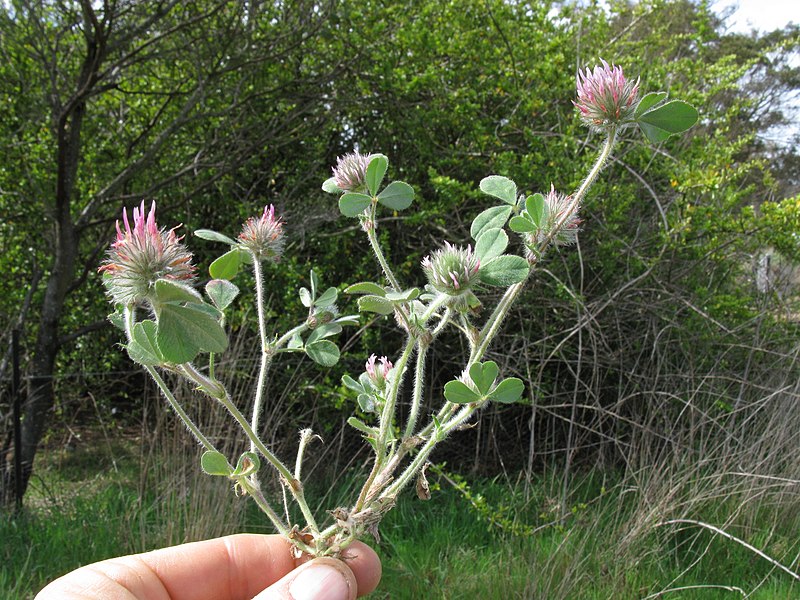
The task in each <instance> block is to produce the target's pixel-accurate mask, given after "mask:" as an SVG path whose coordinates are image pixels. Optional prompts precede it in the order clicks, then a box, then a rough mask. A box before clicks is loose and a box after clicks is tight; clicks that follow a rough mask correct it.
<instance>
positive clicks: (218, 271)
mask: <svg viewBox="0 0 800 600" xmlns="http://www.w3.org/2000/svg"><path fill="white" fill-rule="evenodd" d="M243 262H244V261H243V260H242V251H241V250H239V249H238V248H234V249H233V250H229V251H228V252H226V253H225V254H223V255H222V256H220V257H219V258H218V259H217V260H215V261H214V262H212V263H211V266H209V267H208V272H209V274H210V275H211V277H212V278H214V279H233V278H234V277H236V274H237V273H238V272H239V267H240V266H242V263H243Z"/></svg>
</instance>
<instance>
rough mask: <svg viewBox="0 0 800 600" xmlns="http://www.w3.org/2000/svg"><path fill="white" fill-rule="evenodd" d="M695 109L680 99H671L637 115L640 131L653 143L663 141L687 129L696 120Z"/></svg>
mask: <svg viewBox="0 0 800 600" xmlns="http://www.w3.org/2000/svg"><path fill="white" fill-rule="evenodd" d="M698 116H699V115H698V114H697V109H695V107H694V106H692V105H691V104H688V103H686V102H683V101H682V100H671V101H670V102H667V103H666V104H663V105H661V106H658V107H656V108H652V109H650V110H648V111H646V112H644V113H642V114H641V115H639V118H638V122H639V127H640V128H641V130H642V132H643V133H644V134H645V135H646V136H647V139H649V140H650V141H651V142H653V143H658V142H663V141H664V140H666V139H667V138H668V137H669V136H671V135H675V134H676V133H681V132H683V131H686V130H687V129H689V128H690V127H691V126H692V125H694V124H695V123H696V122H697V119H698Z"/></svg>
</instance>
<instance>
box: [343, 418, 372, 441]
mask: <svg viewBox="0 0 800 600" xmlns="http://www.w3.org/2000/svg"><path fill="white" fill-rule="evenodd" d="M347 424H348V425H350V427H354V428H355V429H358V430H359V431H360V432H361V433H366V434H367V435H368V436H370V437H377V436H378V430H377V429H375V428H374V427H370V426H369V425H367V424H366V423H364V422H363V421H361V420H360V419H356V418H355V417H350V418H349V419H347Z"/></svg>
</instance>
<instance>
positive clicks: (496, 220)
mask: <svg viewBox="0 0 800 600" xmlns="http://www.w3.org/2000/svg"><path fill="white" fill-rule="evenodd" d="M512 210H513V208H511V207H510V206H492V207H491V208H487V209H486V210H484V211H483V212H481V213H480V214H479V215H478V216H477V217H475V218H474V219H473V220H472V225H471V226H470V228H469V234H470V236H472V239H473V240H477V239H478V238H479V237H480V235H481V233H483V232H484V231H485V230H486V229H497V228H500V229H502V228H503V226H504V225H505V224H506V221H507V220H508V216H509V215H510V214H511V211H512Z"/></svg>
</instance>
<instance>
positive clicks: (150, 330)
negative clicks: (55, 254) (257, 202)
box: [100, 61, 697, 556]
mask: <svg viewBox="0 0 800 600" xmlns="http://www.w3.org/2000/svg"><path fill="white" fill-rule="evenodd" d="M639 85H640V84H639V80H636V81H633V80H631V79H627V78H626V77H625V75H624V74H623V72H622V69H621V68H620V67H618V66H610V65H608V64H607V63H606V62H605V61H603V62H602V64H601V65H599V66H597V67H596V68H595V69H594V70H589V69H586V71H585V72H581V73H580V74H579V77H578V82H577V98H576V100H575V101H574V105H575V106H576V108H577V110H578V115H579V118H580V119H581V120H582V121H583V122H584V123H585V124H586V125H588V126H589V127H590V128H591V129H592V130H593V131H594V132H596V133H598V134H601V135H603V136H604V137H605V143H604V144H603V147H602V149H601V151H600V153H599V156H598V157H597V160H596V161H595V163H594V166H593V167H592V169H591V170H590V172H589V174H588V175H587V176H586V178H585V180H584V181H583V183H582V184H581V185H580V187H579V188H578V189H577V190H576V191H575V192H574V193H572V194H571V195H567V194H563V193H561V192H558V191H556V188H555V187H551V189H550V190H549V191H548V192H545V193H539V192H535V193H532V194H525V193H521V191H520V189H519V188H518V186H517V184H516V183H514V182H513V181H511V180H510V179H508V178H506V177H502V176H499V175H491V176H489V177H486V178H485V179H483V180H482V181H481V182H480V189H481V191H483V192H484V193H485V194H486V196H487V204H488V206H487V208H486V209H485V210H483V211H482V212H480V213H479V214H478V215H477V216H476V217H475V218H474V220H473V221H472V225H471V227H470V236H471V238H472V241H471V242H470V243H469V244H467V245H466V246H464V245H457V244H454V243H450V241H443V243H442V245H441V246H440V247H438V248H433V249H431V251H430V253H429V254H428V255H427V256H426V257H425V258H424V259H423V260H422V264H421V265H420V267H421V274H420V275H421V276H420V277H419V279H418V280H417V281H416V282H414V283H413V284H411V285H409V284H406V283H405V282H401V281H400V280H399V278H398V277H397V275H396V273H395V272H394V270H393V269H392V267H391V266H390V264H389V263H388V261H387V260H386V257H385V255H384V253H383V250H382V248H381V245H380V243H379V242H378V238H377V236H376V229H377V226H378V220H377V215H378V213H379V211H382V210H389V211H402V210H405V209H408V208H409V207H410V206H411V205H412V203H413V201H414V189H413V187H412V186H411V185H409V184H408V183H406V182H403V181H389V182H388V183H385V181H386V175H387V172H388V168H389V159H388V158H387V157H386V156H384V155H383V154H377V153H376V154H361V153H359V152H353V153H351V154H347V155H345V156H343V157H341V158H339V159H338V162H337V164H336V166H335V167H333V176H332V177H331V178H330V179H328V180H327V181H325V182H324V183H323V184H322V189H323V190H324V191H325V192H328V193H330V194H332V195H335V196H336V197H337V201H338V206H339V210H340V211H341V213H342V215H343V216H344V217H347V218H352V219H357V220H358V222H359V223H360V225H361V228H362V229H363V231H364V233H365V234H366V237H367V240H368V242H369V244H370V246H371V248H372V251H373V253H374V255H375V259H376V262H377V265H378V267H379V270H377V271H376V275H375V280H374V281H364V282H359V283H356V284H354V285H350V286H348V287H347V288H346V289H344V293H345V294H347V295H348V296H349V297H352V298H355V305H356V306H357V308H358V312H360V313H376V314H378V315H387V316H388V315H393V316H394V318H395V320H396V322H397V325H398V327H400V328H401V329H402V330H403V331H404V333H405V343H404V345H403V347H402V349H401V350H400V351H399V353H398V354H397V355H396V356H395V357H394V358H392V359H391V360H390V359H389V358H388V357H387V356H380V357H378V356H377V355H375V354H373V355H371V356H370V357H369V358H368V359H367V361H366V365H365V369H364V371H363V372H361V373H354V374H352V375H345V376H344V377H343V384H344V385H345V386H346V388H347V389H349V390H351V391H352V393H353V399H354V402H355V403H357V405H358V407H359V408H360V411H361V413H363V414H365V415H368V416H369V418H367V419H365V420H360V419H358V418H356V417H351V418H350V419H349V421H348V423H349V425H350V426H352V427H354V428H355V429H357V430H358V431H359V432H360V433H361V435H362V436H363V437H364V439H365V440H366V442H367V443H368V444H369V445H370V446H371V448H372V456H371V469H370V471H369V474H368V475H367V476H366V480H365V481H364V483H363V485H362V487H361V489H360V492H359V493H358V495H357V497H355V498H354V499H353V500H352V503H351V504H350V505H349V506H346V507H335V508H333V509H332V510H331V511H330V512H329V514H331V515H332V519H330V520H329V521H330V522H319V521H318V520H317V518H316V517H315V512H314V511H312V510H311V508H310V507H309V505H308V503H307V501H306V498H305V495H304V489H305V485H306V481H305V479H304V475H303V458H304V455H305V453H306V452H307V448H308V445H309V442H310V441H311V440H312V439H313V437H314V434H313V432H312V431H311V430H309V429H305V430H303V431H301V432H300V443H299V447H298V450H297V455H296V457H295V459H294V464H293V465H291V464H289V463H287V462H285V461H284V460H282V459H281V458H279V457H278V456H276V455H275V453H274V452H273V451H272V450H271V449H270V448H269V447H268V445H267V444H266V443H265V442H264V441H263V440H262V438H261V436H260V431H261V424H260V416H261V412H262V409H263V407H264V404H265V403H267V402H269V396H268V394H267V390H266V381H267V373H268V371H269V368H270V366H271V364H272V362H273V361H274V360H275V359H276V358H277V357H278V355H280V354H282V353H285V352H304V353H305V354H307V355H308V357H309V358H310V359H311V360H312V361H314V362H315V363H317V364H318V365H320V366H321V367H330V366H332V365H334V364H335V363H336V362H337V361H338V360H339V354H340V350H339V347H338V346H337V345H336V342H335V341H334V340H335V338H336V336H337V335H338V334H339V333H340V332H341V331H342V328H343V327H344V326H347V325H357V324H359V323H360V318H359V316H358V315H354V316H350V315H347V316H340V313H339V310H338V308H337V306H338V304H339V303H341V298H340V292H339V289H338V288H337V287H325V286H323V285H322V282H321V281H320V279H319V277H318V276H317V274H316V272H314V271H312V272H311V277H310V287H309V288H301V289H300V290H299V300H300V302H301V303H302V305H303V307H304V308H305V309H307V310H306V311H304V314H303V315H302V318H301V320H300V323H299V324H298V325H297V326H296V327H293V328H292V329H290V330H288V331H286V332H280V333H276V332H273V331H270V330H269V323H268V321H267V317H266V314H265V310H264V288H265V286H266V285H267V284H266V282H265V278H264V277H265V276H264V269H263V266H264V264H265V263H270V262H276V261H278V260H279V259H280V257H281V255H282V253H283V252H284V235H285V227H286V225H285V223H284V222H283V220H282V219H281V217H280V216H278V215H276V213H275V209H274V207H272V206H267V207H266V208H265V209H264V211H263V213H262V214H261V215H260V216H257V217H253V218H251V219H249V220H248V221H247V222H246V223H245V224H244V225H243V227H242V230H241V232H240V233H239V234H238V236H237V237H235V238H231V237H228V236H226V235H223V234H221V233H217V232H214V231H209V230H198V231H195V235H196V236H198V237H200V238H204V239H208V240H214V241H217V242H221V243H222V244H225V245H226V246H228V250H227V251H226V252H225V253H224V254H222V255H221V256H220V257H219V258H218V259H217V260H215V261H214V262H213V263H212V264H211V265H210V268H209V272H210V275H211V277H212V279H211V281H209V282H208V283H207V284H206V286H205V289H204V290H203V291H204V293H201V292H200V291H198V290H197V289H195V285H194V284H195V281H196V277H197V270H196V267H195V266H194V265H193V264H192V256H191V254H190V252H189V250H188V249H187V248H186V246H185V245H184V244H183V241H182V238H180V237H179V236H178V235H177V234H176V233H175V230H174V229H163V228H159V227H158V225H157V224H156V217H155V210H156V208H155V203H153V205H152V206H151V208H150V209H149V211H148V210H147V209H146V207H145V204H144V202H142V204H141V205H140V206H139V207H138V208H134V209H133V223H132V224H131V222H130V221H129V220H128V215H127V212H123V215H122V220H123V225H122V226H120V225H119V223H118V224H117V237H116V240H115V241H114V243H113V244H112V245H111V248H110V249H109V251H108V256H107V259H106V261H105V262H104V264H103V265H102V266H101V267H100V271H101V272H102V273H103V278H104V283H105V285H106V288H107V290H108V295H109V296H110V298H111V300H112V302H113V303H114V304H115V305H116V308H117V310H116V312H115V313H114V314H113V315H112V316H111V318H112V320H113V321H114V322H115V323H116V324H117V325H118V326H119V327H120V328H121V329H123V330H124V332H125V336H126V342H125V349H126V350H127V352H128V355H129V356H130V358H131V359H132V360H133V361H135V362H136V363H138V364H140V365H141V366H143V367H144V368H145V369H146V370H147V372H148V373H149V374H150V376H151V377H152V378H153V379H154V380H155V382H156V383H157V384H158V386H159V388H160V389H161V392H162V393H163V395H164V397H165V399H166V401H167V402H168V403H169V404H170V406H171V407H172V408H173V409H174V411H175V413H176V414H177V415H178V417H179V418H180V419H181V420H182V421H183V422H184V423H185V424H186V426H187V427H188V428H189V430H190V431H191V433H192V434H193V435H194V437H196V438H197V440H198V441H199V442H200V443H201V444H202V446H203V447H204V448H205V452H204V453H203V455H202V457H201V460H200V466H201V467H202V469H203V470H204V471H205V472H206V473H208V474H209V475H218V476H221V477H225V478H227V479H229V480H231V481H232V482H233V483H234V487H235V489H236V491H237V492H238V493H240V494H244V495H248V496H250V497H252V498H253V499H254V500H255V502H256V503H257V504H258V506H259V507H260V508H261V509H262V510H263V511H264V513H265V514H266V515H267V517H268V518H269V519H270V521H271V522H272V523H273V525H274V526H275V528H276V529H277V530H278V531H279V532H280V533H281V534H283V535H284V536H286V538H287V539H288V540H290V541H291V543H292V544H293V545H294V548H295V549H296V551H297V552H298V553H308V554H310V555H313V556H327V555H330V556H337V555H339V554H340V553H341V552H342V550H343V549H344V548H345V547H347V545H348V544H350V543H351V542H352V541H353V540H355V539H357V538H359V537H361V536H364V535H365V534H367V533H371V534H373V535H376V536H377V529H378V524H379V523H380V521H381V519H382V518H383V516H384V515H385V514H386V512H387V511H388V510H390V509H391V508H392V506H393V505H394V504H395V501H396V499H397V496H398V494H400V493H401V492H402V491H403V490H404V489H405V488H406V487H408V486H409V485H410V484H411V483H412V482H416V489H417V493H418V494H419V495H420V496H422V497H427V496H428V495H429V492H428V486H427V482H426V481H425V468H426V464H427V463H428V460H429V459H430V456H431V453H432V452H433V450H434V449H435V448H436V446H437V445H438V444H439V443H440V442H442V441H443V440H444V439H445V438H447V436H449V435H450V434H451V433H453V432H454V431H456V430H458V429H459V428H462V427H464V426H465V425H467V424H468V423H470V422H471V421H473V420H474V419H475V418H476V417H477V415H478V413H479V412H480V411H481V409H483V408H484V407H485V406H486V405H487V404H489V403H491V402H500V403H514V402H517V401H518V400H519V399H520V398H521V397H522V395H523V393H524V383H523V381H521V380H520V379H518V378H516V377H506V376H504V375H503V374H502V373H501V372H500V368H499V367H498V365H497V363H495V362H494V361H491V360H485V357H486V353H487V350H488V348H489V346H490V345H491V343H492V341H493V340H494V338H495V336H496V335H497V333H498V331H499V329H500V327H501V326H502V324H503V321H504V319H505V318H506V316H507V315H508V313H509V310H510V308H511V306H512V304H513V303H514V301H515V300H516V299H517V297H518V296H519V295H520V292H521V291H522V290H523V288H524V287H525V285H526V283H527V282H528V281H529V279H530V276H531V271H532V269H533V268H535V266H536V264H537V263H538V262H539V260H540V259H541V258H542V256H543V255H544V254H545V253H546V251H547V250H548V249H549V248H551V247H552V246H558V245H569V244H572V243H573V242H575V240H576V238H577V236H578V235H579V232H580V229H581V227H582V226H583V225H584V222H583V220H582V219H581V217H580V216H579V215H580V208H581V204H582V202H583V201H584V199H585V197H586V194H587V192H588V190H589V188H590V187H591V186H592V184H593V183H594V182H595V180H596V179H597V176H598V174H599V173H600V171H601V170H602V168H603V167H604V165H605V164H606V162H607V159H608V157H609V156H610V154H611V151H612V148H613V147H614V145H615V143H616V142H617V139H618V133H619V131H620V130H622V129H624V128H628V127H631V126H635V125H637V126H638V127H639V128H640V129H641V130H642V132H643V133H644V135H645V136H646V137H647V138H648V139H649V140H650V141H651V142H654V143H658V142H661V141H663V140H665V139H666V138H668V137H669V136H670V135H672V134H675V133H680V132H682V131H684V130H686V129H688V128H689V127H691V126H692V124H694V122H695V121H696V120H697V111H696V110H695V109H694V108H693V107H691V106H690V105H688V104H686V103H685V102H681V101H680V100H668V99H667V96H666V94H665V93H663V92H657V93H651V94H647V95H645V96H644V97H642V98H640V97H639ZM242 267H248V268H251V269H252V270H253V273H254V276H255V294H254V296H255V297H254V302H255V306H256V314H257V317H258V331H259V335H260V340H261V357H260V358H261V360H260V364H259V366H258V372H257V379H256V382H257V383H256V390H255V398H254V400H253V401H252V407H253V408H252V413H251V414H250V415H249V416H245V415H244V414H243V413H242V411H241V408H240V407H242V406H244V405H248V404H249V403H248V401H247V399H244V398H234V397H232V396H231V394H230V392H229V391H228V390H229V389H233V387H234V386H230V388H229V386H228V385H227V384H226V382H224V381H222V380H220V379H219V378H218V377H217V376H216V375H215V371H214V360H215V357H216V356H217V355H219V354H220V353H222V352H225V350H226V348H227V346H228V335H227V332H226V328H225V311H226V310H227V309H228V308H229V307H230V306H231V305H232V303H233V302H235V301H236V299H237V297H238V295H239V290H238V288H237V286H236V285H235V284H234V283H232V281H231V280H232V279H234V278H235V276H236V274H237V272H238V271H239V270H240V268H242ZM488 288H500V289H501V290H503V292H502V295H500V298H499V300H498V301H497V302H496V304H495V305H494V306H493V307H491V310H485V311H484V313H485V314H488V317H486V318H485V319H482V320H481V319H479V318H478V317H477V314H478V311H477V309H478V308H479V307H481V305H482V304H483V302H484V300H483V299H482V296H484V295H485V291H486V290H487V289H488ZM449 327H451V328H455V329H456V330H458V331H459V332H460V333H461V334H463V336H464V338H465V340H466V343H467V347H468V348H469V352H468V355H467V356H465V357H464V359H463V372H462V373H461V375H460V376H459V377H457V378H455V379H453V380H452V381H449V382H447V383H446V384H445V385H444V387H443V389H434V390H433V397H438V398H440V399H441V405H440V406H439V407H438V408H437V409H436V410H435V411H434V412H432V413H430V414H428V413H426V414H423V411H422V398H423V390H424V387H425V383H426V382H425V379H424V373H425V362H426V360H427V358H428V354H429V352H430V350H431V347H432V346H433V344H434V343H435V342H436V339H437V338H438V337H439V335H440V334H441V333H442V332H443V331H444V330H445V329H446V328H449ZM201 364H202V365H203V366H200V365H201ZM163 372H169V373H172V374H174V375H177V376H178V377H179V378H182V379H184V380H186V381H188V382H189V383H190V384H192V386H193V387H194V388H195V389H196V390H197V391H198V392H199V393H200V394H201V395H203V396H206V397H208V398H210V399H212V400H213V401H215V402H219V403H220V404H222V405H223V406H224V407H225V409H227V412H228V413H229V415H230V417H231V418H232V419H233V420H234V421H235V422H236V424H237V426H238V429H240V430H241V433H242V434H243V435H244V437H245V438H246V440H247V443H248V445H249V448H248V449H247V451H245V452H243V453H242V454H241V455H240V456H238V457H231V456H225V455H223V454H222V453H221V452H220V451H219V450H218V449H217V447H216V446H215V443H214V440H213V439H211V437H209V436H207V435H205V434H204V433H203V432H202V431H200V429H199V428H198V427H197V425H195V423H194V422H193V421H192V420H191V418H190V417H189V415H188V414H187V413H186V411H185V410H184V408H183V406H181V404H180V403H179V402H178V400H177V399H176V397H175V395H174V394H173V393H172V391H171V390H170V387H169V386H168V384H167V383H166V382H165V380H164V379H163V378H162V373H163ZM403 388H405V389H409V388H410V390H411V405H410V409H409V410H408V411H407V415H406V416H405V418H404V419H401V418H400V415H399V413H398V399H399V395H400V390H401V389H403ZM268 469H271V470H274V471H276V472H277V474H278V477H279V479H280V482H281V484H282V485H283V486H284V487H285V489H286V491H287V492H288V496H290V497H291V499H292V500H293V501H294V502H295V503H296V504H297V506H298V507H299V509H300V511H301V513H302V515H303V518H304V520H305V523H293V522H290V521H289V520H288V518H289V517H288V516H283V514H281V512H279V511H278V510H277V509H276V508H275V504H274V503H273V501H272V500H270V499H268V498H267V497H266V495H265V493H264V492H263V491H262V487H261V484H260V477H261V475H262V472H263V471H265V470H268ZM285 513H286V515H288V511H285Z"/></svg>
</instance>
